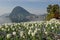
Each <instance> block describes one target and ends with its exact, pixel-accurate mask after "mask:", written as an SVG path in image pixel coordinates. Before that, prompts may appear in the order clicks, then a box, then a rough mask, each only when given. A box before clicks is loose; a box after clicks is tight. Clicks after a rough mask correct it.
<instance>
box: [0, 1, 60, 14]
mask: <svg viewBox="0 0 60 40" xmlns="http://www.w3.org/2000/svg"><path fill="white" fill-rule="evenodd" d="M49 4H59V5H60V0H0V15H3V14H6V13H11V11H12V10H13V8H14V7H16V6H21V7H23V8H24V9H26V10H27V11H29V12H30V13H32V14H37V15H40V14H45V13H47V11H46V8H47V6H48V5H49Z"/></svg>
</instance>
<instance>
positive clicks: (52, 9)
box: [46, 4, 60, 20]
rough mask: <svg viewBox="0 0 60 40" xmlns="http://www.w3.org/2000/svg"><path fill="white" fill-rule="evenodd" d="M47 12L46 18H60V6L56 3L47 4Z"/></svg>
mask: <svg viewBox="0 0 60 40" xmlns="http://www.w3.org/2000/svg"><path fill="white" fill-rule="evenodd" d="M47 13H48V14H47V17H46V20H50V19H52V18H56V19H60V6H59V5H58V4H54V5H48V7H47Z"/></svg>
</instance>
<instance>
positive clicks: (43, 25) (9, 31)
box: [0, 19, 60, 40]
mask: <svg viewBox="0 0 60 40" xmlns="http://www.w3.org/2000/svg"><path fill="white" fill-rule="evenodd" d="M59 33H60V22H59V21H58V20H56V19H51V20H50V21H35V22H22V23H12V24H11V25H9V24H3V25H1V26H0V40H43V39H47V40H55V39H56V37H55V34H59Z"/></svg>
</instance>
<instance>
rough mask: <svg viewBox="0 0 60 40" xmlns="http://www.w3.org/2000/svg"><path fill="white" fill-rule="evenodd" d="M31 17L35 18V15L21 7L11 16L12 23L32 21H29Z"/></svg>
mask: <svg viewBox="0 0 60 40" xmlns="http://www.w3.org/2000/svg"><path fill="white" fill-rule="evenodd" d="M30 16H35V15H34V14H31V13H29V12H28V11H27V10H25V9H24V8H22V7H20V6H17V7H15V8H14V9H13V10H12V12H11V13H10V15H9V17H10V19H11V20H12V22H26V21H30V19H29V17H30Z"/></svg>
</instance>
